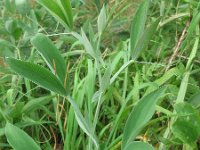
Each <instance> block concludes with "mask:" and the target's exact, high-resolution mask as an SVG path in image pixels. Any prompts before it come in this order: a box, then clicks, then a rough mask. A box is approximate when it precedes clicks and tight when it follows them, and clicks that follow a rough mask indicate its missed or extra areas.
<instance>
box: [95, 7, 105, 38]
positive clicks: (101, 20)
mask: <svg viewBox="0 0 200 150" xmlns="http://www.w3.org/2000/svg"><path fill="white" fill-rule="evenodd" d="M97 24H98V32H99V35H101V34H102V32H103V31H104V29H105V27H106V24H107V17H106V9H105V6H104V5H103V7H102V9H101V12H100V14H99V16H98V20H97Z"/></svg>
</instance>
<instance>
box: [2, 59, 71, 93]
mask: <svg viewBox="0 0 200 150" xmlns="http://www.w3.org/2000/svg"><path fill="white" fill-rule="evenodd" d="M6 62H7V63H8V65H9V66H10V68H11V69H12V70H13V71H14V72H16V73H18V74H19V75H21V76H23V77H25V78H28V79H29V80H31V81H33V82H35V83H37V84H38V85H40V86H42V87H44V88H46V89H48V90H50V91H53V92H55V93H57V94H60V95H67V93H66V90H65V89H64V87H63V86H62V84H61V82H60V81H59V80H58V79H57V78H56V76H55V75H53V74H52V73H51V72H50V71H48V70H47V69H45V68H43V67H41V66H40V65H36V64H33V63H29V62H24V61H21V60H17V59H14V58H6Z"/></svg>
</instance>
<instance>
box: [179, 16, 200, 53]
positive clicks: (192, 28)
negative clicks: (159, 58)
mask: <svg viewBox="0 0 200 150" xmlns="http://www.w3.org/2000/svg"><path fill="white" fill-rule="evenodd" d="M199 20H200V12H198V13H196V12H195V14H194V16H193V19H192V21H191V23H190V26H189V28H188V30H187V36H186V38H185V40H184V41H183V43H182V45H181V48H180V49H182V50H183V49H184V48H185V47H186V45H187V43H188V41H189V39H190V38H191V37H192V36H194V31H195V29H196V26H197V24H198V23H199Z"/></svg>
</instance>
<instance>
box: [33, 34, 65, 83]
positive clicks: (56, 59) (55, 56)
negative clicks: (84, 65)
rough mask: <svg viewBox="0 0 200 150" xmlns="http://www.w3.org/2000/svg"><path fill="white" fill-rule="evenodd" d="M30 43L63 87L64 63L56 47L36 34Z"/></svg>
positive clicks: (45, 38) (46, 38)
mask: <svg viewBox="0 0 200 150" xmlns="http://www.w3.org/2000/svg"><path fill="white" fill-rule="evenodd" d="M31 42H32V44H33V46H34V47H36V49H37V50H38V51H39V53H40V54H41V55H42V57H43V58H44V60H45V62H46V63H47V65H48V66H49V68H50V69H51V71H52V72H53V73H55V74H56V75H57V76H58V77H59V79H60V81H61V82H62V83H63V85H64V82H65V76H66V63H65V60H64V58H63V57H62V56H61V54H60V52H59V50H58V49H57V48H56V46H55V45H54V44H53V43H52V42H51V40H50V39H49V38H48V37H46V36H45V35H44V34H37V35H36V36H35V37H34V38H33V39H32V40H31Z"/></svg>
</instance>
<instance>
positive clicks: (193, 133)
mask: <svg viewBox="0 0 200 150" xmlns="http://www.w3.org/2000/svg"><path fill="white" fill-rule="evenodd" d="M175 110H176V112H177V114H178V118H177V120H176V121H175V122H174V123H173V125H172V132H173V134H174V135H175V136H176V137H177V138H179V139H180V140H181V141H182V142H183V143H187V144H190V145H191V146H193V144H194V143H195V142H196V141H197V139H198V138H199V136H200V116H199V114H198V112H197V111H196V110H195V109H194V108H193V107H192V105H191V104H189V103H186V102H181V103H177V104H176V105H175Z"/></svg>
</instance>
